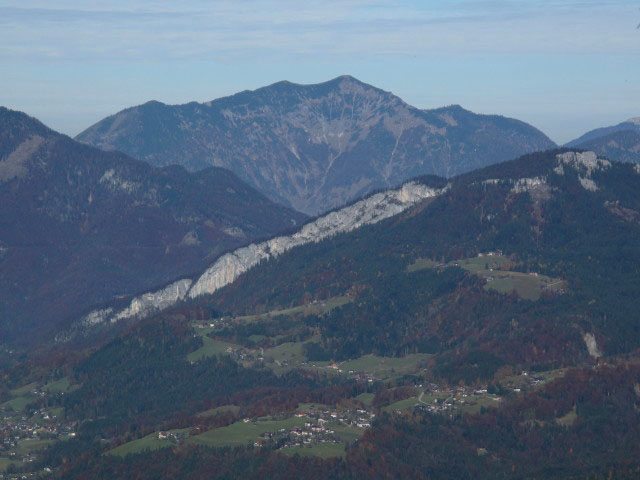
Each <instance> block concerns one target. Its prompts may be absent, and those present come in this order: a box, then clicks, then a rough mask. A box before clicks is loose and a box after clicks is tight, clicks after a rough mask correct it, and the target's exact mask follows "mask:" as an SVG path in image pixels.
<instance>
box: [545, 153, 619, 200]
mask: <svg viewBox="0 0 640 480" xmlns="http://www.w3.org/2000/svg"><path fill="white" fill-rule="evenodd" d="M556 159H557V160H558V166H557V167H556V168H554V171H555V172H556V173H557V174H559V175H564V166H568V167H571V168H573V169H574V170H576V171H578V172H579V173H581V174H582V175H580V176H579V177H578V179H579V180H580V184H581V185H582V187H583V188H584V189H585V190H589V191H591V192H595V191H596V190H598V185H597V184H596V182H594V181H593V179H592V178H591V174H592V173H593V172H596V171H598V170H606V169H607V168H609V167H611V162H610V161H608V160H603V159H602V158H598V156H597V155H596V154H595V152H582V153H581V152H566V153H561V154H559V155H557V156H556Z"/></svg>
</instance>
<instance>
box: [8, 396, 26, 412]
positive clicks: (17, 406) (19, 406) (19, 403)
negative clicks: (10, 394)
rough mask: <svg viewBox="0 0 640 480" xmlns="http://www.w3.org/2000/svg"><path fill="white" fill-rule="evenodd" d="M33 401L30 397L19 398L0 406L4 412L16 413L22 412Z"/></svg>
mask: <svg viewBox="0 0 640 480" xmlns="http://www.w3.org/2000/svg"><path fill="white" fill-rule="evenodd" d="M32 401H33V399H32V398H29V397H17V398H13V399H11V400H9V401H8V402H4V403H3V404H1V405H0V411H2V410H11V411H14V412H22V411H23V410H24V408H25V407H26V406H27V405H28V404H29V403H31V402H32Z"/></svg>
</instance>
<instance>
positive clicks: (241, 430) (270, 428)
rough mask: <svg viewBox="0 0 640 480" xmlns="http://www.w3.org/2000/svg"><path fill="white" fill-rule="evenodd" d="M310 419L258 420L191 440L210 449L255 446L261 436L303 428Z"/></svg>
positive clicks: (213, 431)
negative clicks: (282, 429)
mask: <svg viewBox="0 0 640 480" xmlns="http://www.w3.org/2000/svg"><path fill="white" fill-rule="evenodd" d="M310 420H311V419H310V418H309V417H290V418H287V419H285V420H258V421H251V422H246V423H245V422H236V423H232V424H231V425H229V426H226V427H221V428H214V429H213V430H209V431H207V432H204V433H203V434H200V435H196V436H195V437H191V438H190V439H189V442H190V443H196V444H201V445H206V446H210V447H223V446H240V445H246V444H248V443H251V444H253V442H255V441H257V440H258V438H259V437H260V435H261V434H263V433H266V432H277V431H278V430H280V429H281V428H285V429H290V428H292V427H296V426H297V427H302V426H304V423H305V422H308V421H310Z"/></svg>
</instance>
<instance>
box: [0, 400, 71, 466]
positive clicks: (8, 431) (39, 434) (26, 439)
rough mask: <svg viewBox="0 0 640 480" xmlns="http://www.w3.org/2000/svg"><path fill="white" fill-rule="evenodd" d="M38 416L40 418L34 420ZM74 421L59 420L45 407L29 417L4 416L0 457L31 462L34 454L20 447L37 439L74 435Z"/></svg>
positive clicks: (0, 439)
mask: <svg viewBox="0 0 640 480" xmlns="http://www.w3.org/2000/svg"><path fill="white" fill-rule="evenodd" d="M37 417H39V418H40V419H41V420H39V421H35V420H33V419H34V418H37ZM75 427H76V425H75V422H69V423H64V422H59V421H57V419H56V417H55V415H52V414H50V412H47V411H46V410H45V409H41V410H38V411H37V412H36V413H35V414H34V416H33V417H31V419H28V418H27V417H26V416H22V417H20V418H19V419H16V418H15V417H7V416H5V417H4V419H3V421H2V423H0V457H5V458H8V459H10V460H13V461H16V462H23V463H31V462H33V461H34V460H35V459H36V455H34V454H32V453H29V452H28V450H29V449H28V448H20V447H21V446H26V445H28V444H29V443H32V442H34V441H38V440H57V439H59V438H60V437H66V438H72V437H75V435H76V433H75Z"/></svg>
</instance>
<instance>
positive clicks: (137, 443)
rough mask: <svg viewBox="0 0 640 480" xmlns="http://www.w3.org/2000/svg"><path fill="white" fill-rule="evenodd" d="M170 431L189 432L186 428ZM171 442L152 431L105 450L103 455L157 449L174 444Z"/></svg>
mask: <svg viewBox="0 0 640 480" xmlns="http://www.w3.org/2000/svg"><path fill="white" fill-rule="evenodd" d="M169 432H171V433H183V434H184V435H187V433H188V432H189V429H188V428H184V429H179V430H169ZM174 445H175V443H173V442H172V441H171V440H169V439H162V440H161V439H159V438H158V432H153V433H151V434H149V435H147V436H146V437H142V438H139V439H137V440H134V441H132V442H128V443H123V444H122V445H120V446H118V447H116V448H114V449H112V450H109V451H108V452H105V455H116V456H119V457H125V456H127V455H129V454H132V453H141V452H150V451H153V450H159V449H161V448H166V447H171V446H174Z"/></svg>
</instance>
